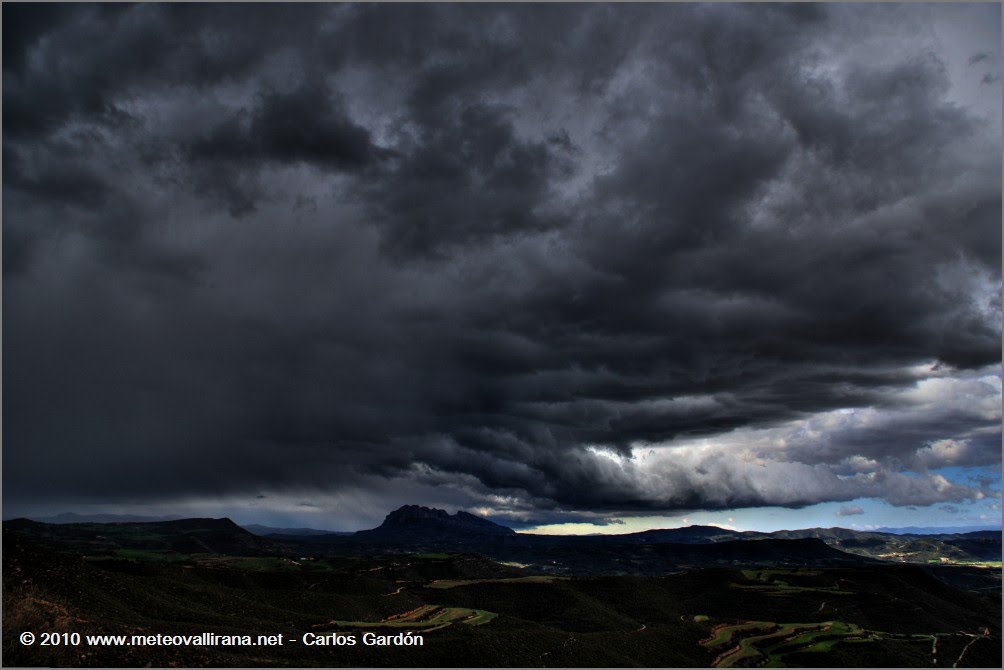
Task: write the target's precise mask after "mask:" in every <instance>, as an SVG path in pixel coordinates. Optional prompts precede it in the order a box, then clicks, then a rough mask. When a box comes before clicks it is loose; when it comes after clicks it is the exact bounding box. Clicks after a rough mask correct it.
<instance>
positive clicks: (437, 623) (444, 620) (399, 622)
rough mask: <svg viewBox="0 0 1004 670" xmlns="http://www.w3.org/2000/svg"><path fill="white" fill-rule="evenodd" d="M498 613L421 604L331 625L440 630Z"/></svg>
mask: <svg viewBox="0 0 1004 670" xmlns="http://www.w3.org/2000/svg"><path fill="white" fill-rule="evenodd" d="M497 616H498V614H496V613H495V612H488V611H486V610H479V609H470V608H467V607H440V606H439V605H421V606H419V607H416V608H415V609H413V610H409V611H407V612H404V613H402V614H395V615H392V616H389V617H387V618H386V619H383V620H382V621H339V620H332V621H330V622H328V623H329V625H333V626H339V627H344V628H408V629H412V630H414V629H418V630H438V629H439V628H445V627H446V626H449V625H450V624H454V623H462V624H466V625H468V626H480V625H481V624H485V623H488V622H489V621H491V620H492V619H494V618H495V617H497Z"/></svg>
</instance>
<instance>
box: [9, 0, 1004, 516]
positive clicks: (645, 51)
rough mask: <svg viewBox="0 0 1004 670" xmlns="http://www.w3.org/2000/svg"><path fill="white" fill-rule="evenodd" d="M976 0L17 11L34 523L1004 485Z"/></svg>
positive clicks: (582, 510) (989, 66)
mask: <svg viewBox="0 0 1004 670" xmlns="http://www.w3.org/2000/svg"><path fill="white" fill-rule="evenodd" d="M953 11H962V10H961V9H960V10H953V8H952V7H947V8H945V7H933V6H926V5H912V6H905V7H900V6H892V5H881V6H863V5H848V6H829V5H815V4H806V5H797V6H784V5H740V6H732V5H722V4H714V5H707V6H705V5H632V6H614V5H611V6H607V5H583V6H578V5H565V4H561V5H539V6H529V5H519V6H504V5H499V6H495V5H483V4H475V5H449V6H447V5H442V6H439V5H431V6H425V5H296V6H282V7H279V6H272V5H249V6H234V5H205V6H203V5H150V4H144V5H136V6H132V5H107V6H97V5H67V6H64V5H46V6H42V5H38V6H35V5H11V4H5V5H4V7H3V45H4V46H3V48H4V53H3V317H4V333H3V359H4V367H3V370H4V371H3V382H4V394H3V412H4V422H3V431H4V435H3V438H4V439H3V448H4V451H3V460H4V463H3V465H4V468H3V471H4V475H3V478H4V480H3V487H4V497H5V502H10V501H22V500H23V501H33V500H66V501H116V500H130V501H143V500H167V501H170V500H174V499H183V498H186V497H197V496H211V495H226V496H241V495H247V496H248V497H252V498H253V497H254V496H256V495H261V493H260V492H262V491H267V492H269V493H270V494H271V493H273V492H280V493H281V492H292V493H290V495H301V494H302V495H303V496H304V497H306V498H307V499H309V496H310V495H314V494H317V495H321V494H327V495H335V496H337V495H345V496H348V497H349V498H351V496H352V495H356V493H351V492H357V493H358V492H360V491H369V492H371V493H373V495H375V496H380V495H384V494H386V495H388V496H394V495H397V496H403V495H406V494H407V495H411V494H412V493H414V495H415V496H421V495H422V493H421V492H422V491H425V492H428V491H430V490H437V489H435V488H434V487H438V490H439V491H440V492H441V498H442V499H449V500H451V501H453V502H455V503H456V504H457V505H458V506H459V505H466V506H470V505H482V506H485V507H487V508H490V509H492V510H495V511H498V512H500V513H505V512H508V513H512V514H523V515H528V516H533V515H534V514H547V513H548V511H554V510H566V511H572V510H577V513H578V514H580V515H581V514H586V515H596V518H598V519H599V518H602V516H603V515H604V514H606V513H608V512H609V513H631V512H636V513H637V512H639V511H643V510H680V509H725V508H736V507H750V506H760V505H782V506H790V507H799V506H804V505H809V504H812V503H815V502H821V501H841V502H846V501H850V500H854V499H858V498H878V499H881V500H884V501H886V502H889V503H891V504H893V505H930V504H942V505H943V504H949V503H961V502H964V501H971V500H974V499H978V498H980V497H983V496H985V495H988V494H989V495H993V492H992V491H989V490H988V489H987V487H986V485H985V484H981V483H980V482H967V481H962V480H958V479H954V480H953V479H948V478H946V476H945V475H944V474H942V473H940V472H939V470H940V469H943V468H948V467H959V466H962V467H964V466H977V465H994V464H998V465H999V463H1000V458H1001V454H1000V439H1001V432H1000V424H1001V386H1000V361H1001V300H1000V295H1001V293H1000V291H1001V260H1000V259H1001V225H1000V222H1001V188H1000V184H1001V173H1000V162H1001V143H1000V124H999V120H996V121H995V120H994V118H993V115H992V114H991V115H989V116H988V115H987V114H985V113H983V112H985V111H986V110H985V109H984V108H981V107H980V104H983V103H981V102H980V101H985V100H987V99H989V100H992V101H997V102H996V104H997V115H998V117H999V100H1000V97H1001V94H1000V90H1001V89H1000V72H999V65H998V63H999V60H1000V54H999V53H997V54H994V55H988V54H986V53H984V52H975V51H974V52H973V53H969V52H965V53H964V54H963V55H962V56H961V59H962V60H961V62H962V63H963V67H964V70H963V71H962V74H961V75H960V74H959V73H958V72H956V70H954V69H953V66H952V64H951V62H949V61H950V59H949V56H948V55H946V48H947V47H946V46H945V45H944V43H943V39H941V38H939V33H938V31H937V30H936V28H937V27H938V26H939V25H944V24H951V21H952V18H953ZM984 11H987V12H989V14H988V17H989V20H990V21H991V22H992V21H994V20H995V21H996V25H997V26H999V24H1000V15H999V7H998V8H994V7H991V6H987V9H986V10H984ZM995 12H996V13H995ZM999 37H1000V36H999V29H998V32H997V42H996V43H999ZM939 40H940V41H939ZM961 76H965V77H970V78H975V80H976V81H978V82H980V83H979V88H977V89H974V90H975V91H976V92H975V93H973V94H972V96H975V97H972V96H970V97H971V98H972V99H969V98H966V96H965V95H961V94H960V93H959V91H960V90H962V89H961V88H960V85H959V83H958V81H957V79H958V78H959V77H961ZM991 111H992V110H991ZM350 493H351V495H350ZM369 500H370V501H372V499H369ZM400 502H409V501H408V500H402V501H400ZM411 502H423V501H422V500H411ZM389 506H390V505H388V507H389ZM846 510H849V511H847V512H846V514H857V513H859V512H860V508H859V507H854V506H847V507H846ZM841 513H844V512H841Z"/></svg>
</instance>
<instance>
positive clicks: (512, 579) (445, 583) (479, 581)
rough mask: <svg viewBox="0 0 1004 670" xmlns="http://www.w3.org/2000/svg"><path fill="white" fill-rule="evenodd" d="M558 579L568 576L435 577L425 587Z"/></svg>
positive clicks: (543, 581)
mask: <svg viewBox="0 0 1004 670" xmlns="http://www.w3.org/2000/svg"><path fill="white" fill-rule="evenodd" d="M559 579H568V578H567V577H552V576H549V575H536V576H532V577H508V578H503V579H437V580H435V581H433V582H429V583H428V584H426V587H427V588H430V589H454V588H457V587H458V586H470V585H471V584H548V583H550V582H553V581H556V580H559Z"/></svg>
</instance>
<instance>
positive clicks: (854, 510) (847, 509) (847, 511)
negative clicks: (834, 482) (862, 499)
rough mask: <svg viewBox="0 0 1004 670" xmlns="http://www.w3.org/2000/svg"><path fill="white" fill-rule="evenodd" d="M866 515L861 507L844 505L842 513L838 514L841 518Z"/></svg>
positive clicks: (841, 508)
mask: <svg viewBox="0 0 1004 670" xmlns="http://www.w3.org/2000/svg"><path fill="white" fill-rule="evenodd" d="M864 513H865V511H864V510H863V509H861V506H860V505H842V506H841V507H840V511H839V512H837V514H839V515H840V516H855V515H857V514H864Z"/></svg>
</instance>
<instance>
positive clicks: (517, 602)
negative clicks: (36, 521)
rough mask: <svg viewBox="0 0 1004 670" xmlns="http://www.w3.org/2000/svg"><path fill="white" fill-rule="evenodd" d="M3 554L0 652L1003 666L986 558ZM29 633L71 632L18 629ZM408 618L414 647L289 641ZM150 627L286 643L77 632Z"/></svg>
mask: <svg viewBox="0 0 1004 670" xmlns="http://www.w3.org/2000/svg"><path fill="white" fill-rule="evenodd" d="M218 530H219V529H218ZM179 532H184V533H191V532H193V530H192V529H191V528H184V529H180V531H179ZM224 535H226V533H224ZM133 539H135V538H133ZM217 540H218V541H223V538H222V537H218V538H217ZM227 541H230V540H227ZM243 549H247V547H243ZM256 551H257V548H256ZM3 552H4V556H3V558H4V573H3V578H4V582H3V596H4V608H3V663H4V665H8V666H13V665H18V666H48V665H52V666H144V665H147V664H151V665H153V666H172V665H180V666H364V667H366V666H369V667H397V666H447V667H461V666H492V667H506V666H510V667H524V666H529V667H535V666H559V667H560V666H572V667H575V666H580V667H582V666H584V667H609V666H619V667H627V666H650V667H656V666H658V667H665V666H670V667H672V666H716V667H740V666H762V665H767V664H770V665H791V666H831V667H832V666H913V667H932V666H933V667H951V666H953V664H956V663H957V664H958V667H1000V664H1001V626H1000V621H1001V602H1000V590H999V584H1000V582H999V571H992V570H987V569H980V568H975V567H960V568H957V569H955V572H954V573H953V574H955V575H960V576H962V578H959V579H955V580H954V582H953V583H956V584H960V585H963V587H959V586H951V585H949V583H948V582H950V581H953V580H952V579H944V578H943V576H944V574H946V572H945V571H946V569H940V572H941V574H939V575H938V576H937V577H936V576H934V574H932V572H931V571H929V570H927V569H925V568H922V567H919V566H911V565H884V564H860V565H847V566H841V567H812V568H806V567H783V568H779V569H730V568H711V569H701V570H692V571H687V572H682V573H678V574H669V575H665V576H661V577H651V576H604V577H588V578H565V577H561V576H555V575H539V574H538V575H533V574H528V571H527V570H524V569H520V568H518V567H513V566H506V565H502V564H499V563H497V562H495V561H492V560H489V559H487V558H483V557H480V556H476V555H470V554H386V555H380V556H370V557H367V556H345V557H336V556H327V557H317V558H311V557H301V556H293V557H290V556H264V555H246V554H245V555H231V556H228V555H223V554H219V553H210V552H192V553H189V554H180V553H170V554H168V553H158V552H156V551H153V550H148V551H141V550H122V551H119V552H117V553H114V554H109V553H107V552H102V551H99V552H91V551H89V550H88V549H87V548H86V547H82V546H81V545H80V544H79V543H65V544H63V545H60V544H59V543H58V542H56V541H54V540H53V539H52V538H51V537H49V538H45V539H43V540H42V541H39V539H38V538H36V537H32V536H31V535H30V534H27V535H26V534H24V533H15V532H11V531H10V530H9V529H5V530H4V543H3ZM26 631H30V632H33V633H34V634H35V635H36V636H38V635H40V634H41V633H45V632H48V633H67V634H69V633H80V634H81V636H82V638H81V643H79V644H73V643H72V638H70V642H71V643H70V644H60V645H59V646H41V645H40V644H39V643H38V641H37V640H36V642H35V643H34V644H32V645H25V644H23V643H22V642H21V640H20V637H19V636H20V635H21V634H22V633H24V632H26ZM403 631H412V632H415V633H417V634H420V635H421V636H422V637H423V640H424V645H423V646H420V647H419V646H403V647H394V646H365V645H363V644H361V642H360V643H358V644H357V645H355V646H309V645H306V644H305V643H304V636H305V635H307V636H308V639H310V640H316V639H318V638H319V637H320V636H324V635H325V634H329V633H334V634H336V635H339V636H342V638H343V639H344V638H345V637H347V636H355V637H356V639H361V636H362V635H363V634H364V633H367V632H368V633H374V634H377V635H381V636H387V637H390V636H391V635H396V634H398V633H401V632H403ZM157 633H161V634H169V635H197V634H201V633H213V634H216V635H250V636H254V638H255V639H256V640H257V636H258V635H262V634H267V635H281V636H282V640H283V644H282V646H278V645H273V646H265V645H261V646H135V645H133V646H111V645H107V644H105V645H102V646H93V645H88V644H87V643H86V635H88V634H120V635H126V636H131V635H154V634H157ZM311 636H312V637H311ZM60 639H67V638H65V637H62V638H60Z"/></svg>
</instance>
